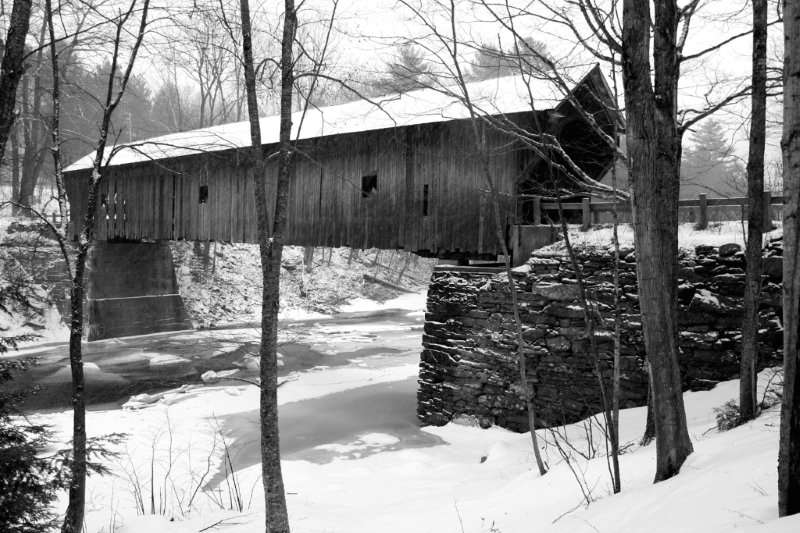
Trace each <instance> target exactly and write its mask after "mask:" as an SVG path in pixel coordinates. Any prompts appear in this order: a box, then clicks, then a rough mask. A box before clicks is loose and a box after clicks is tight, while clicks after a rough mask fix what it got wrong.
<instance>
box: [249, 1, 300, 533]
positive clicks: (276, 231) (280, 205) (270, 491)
mask: <svg viewBox="0 0 800 533" xmlns="http://www.w3.org/2000/svg"><path fill="white" fill-rule="evenodd" d="M240 5H241V17H242V50H243V55H244V73H245V86H246V90H247V110H248V113H249V117H250V136H251V141H252V146H253V157H254V159H255V162H254V163H255V165H254V166H255V172H256V180H257V182H256V209H257V215H258V234H259V239H258V242H259V249H260V252H261V273H262V277H263V291H262V304H261V350H260V354H259V355H260V360H261V406H260V415H261V475H262V482H263V485H264V498H265V510H266V516H265V524H264V525H265V531H266V532H267V533H288V532H289V515H288V512H287V509H286V495H285V493H284V487H283V474H282V472H281V456H280V442H279V433H278V359H277V344H278V308H279V304H280V302H279V300H280V294H279V283H280V271H281V256H282V253H283V238H284V235H283V233H284V230H285V227H286V215H287V212H286V211H287V204H288V193H289V182H290V180H291V176H292V172H293V162H292V146H291V130H292V85H293V82H294V71H293V62H292V56H293V54H292V47H293V45H294V39H295V33H296V31H297V13H296V11H295V6H294V1H293V0H285V2H284V6H285V7H284V10H285V12H284V25H283V36H282V40H281V63H280V64H281V109H280V137H279V139H280V148H279V158H278V180H277V187H276V200H275V210H274V213H273V225H272V228H270V227H269V220H268V217H267V215H268V213H267V198H266V191H265V188H264V186H265V184H266V180H265V178H266V176H265V171H266V161H265V160H264V154H263V152H262V147H261V127H260V124H259V117H258V103H257V100H256V80H255V69H254V64H253V49H252V39H251V32H252V30H251V25H250V5H249V2H248V0H241V4H240Z"/></svg>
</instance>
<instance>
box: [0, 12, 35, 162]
mask: <svg viewBox="0 0 800 533" xmlns="http://www.w3.org/2000/svg"><path fill="white" fill-rule="evenodd" d="M30 18H31V0H14V5H13V7H12V8H11V21H10V23H9V26H8V34H7V35H6V41H5V48H4V50H3V61H2V64H0V163H2V162H3V156H4V155H5V151H6V142H7V141H8V136H9V134H10V133H11V127H12V126H13V125H14V118H15V117H14V105H15V104H16V95H17V85H18V84H19V80H20V78H21V77H22V70H23V66H22V61H23V59H24V57H25V38H26V37H27V36H28V24H29V23H30Z"/></svg>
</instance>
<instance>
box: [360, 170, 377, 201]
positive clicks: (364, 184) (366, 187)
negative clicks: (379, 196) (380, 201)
mask: <svg viewBox="0 0 800 533" xmlns="http://www.w3.org/2000/svg"><path fill="white" fill-rule="evenodd" d="M376 192H378V175H377V174H367V175H366V176H361V198H369V197H370V196H373V195H374V194H375V193H376Z"/></svg>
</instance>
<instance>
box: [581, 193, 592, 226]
mask: <svg viewBox="0 0 800 533" xmlns="http://www.w3.org/2000/svg"><path fill="white" fill-rule="evenodd" d="M581 212H582V213H581V231H586V230H588V229H589V227H591V225H592V208H591V205H589V199H588V198H584V199H583V201H582V202H581Z"/></svg>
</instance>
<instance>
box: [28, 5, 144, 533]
mask: <svg viewBox="0 0 800 533" xmlns="http://www.w3.org/2000/svg"><path fill="white" fill-rule="evenodd" d="M45 2H46V3H45V10H46V13H45V17H46V19H47V27H48V33H49V36H50V39H49V41H50V42H49V48H50V60H51V66H52V73H53V94H52V96H53V98H52V100H53V115H52V124H51V133H52V139H53V145H52V148H51V151H52V154H53V160H54V165H55V179H56V186H57V201H58V207H59V210H60V212H61V215H62V216H61V220H62V222H61V224H60V225H59V226H58V227H56V226H54V225H52V224H51V223H50V222H48V221H47V218H46V217H44V216H42V215H41V213H39V216H40V218H42V219H43V220H44V221H45V223H47V224H48V225H49V226H50V229H51V230H52V231H53V233H54V235H55V237H56V240H57V241H58V243H59V246H60V248H61V252H62V255H63V257H64V261H65V264H66V268H67V269H68V270H69V273H70V276H71V278H72V282H71V288H70V306H71V312H70V335H69V360H70V370H71V374H72V408H73V427H72V450H71V451H72V453H71V457H70V461H69V467H70V472H69V478H70V484H69V500H68V504H67V511H66V514H65V516H64V522H63V524H62V528H61V531H62V532H63V533H80V532H81V531H82V530H83V525H84V524H83V517H84V510H85V504H86V474H87V438H86V399H85V396H84V387H85V381H84V374H83V355H82V336H83V297H84V292H85V291H84V283H85V282H84V273H85V270H86V260H87V257H88V254H89V250H90V248H91V246H92V239H93V236H94V228H95V215H96V213H95V212H96V210H97V201H98V189H99V186H100V183H101V181H102V178H103V170H104V168H105V165H107V164H108V162H109V160H110V159H111V157H110V155H112V154H110V155H109V156H108V157H106V146H107V143H108V132H109V126H110V123H111V117H112V115H113V113H114V110H115V109H116V108H117V106H118V105H119V102H120V100H121V99H122V95H123V94H124V93H125V88H126V86H127V83H128V80H129V79H130V77H131V72H132V70H133V65H134V63H135V61H136V55H137V53H138V51H139V48H140V45H141V43H142V40H143V38H144V34H145V29H146V27H147V15H148V10H149V0H143V4H142V6H141V7H140V8H138V9H137V7H138V6H137V4H138V3H137V0H133V1H132V2H131V4H130V5H129V6H128V7H127V9H126V10H125V11H122V12H121V13H120V14H118V15H117V16H116V17H112V18H109V20H108V22H109V23H110V24H111V25H112V27H113V28H114V41H113V42H114V46H113V51H112V56H111V57H112V59H111V64H112V68H111V73H110V74H109V78H108V84H107V90H106V95H105V100H104V106H103V117H102V122H101V124H100V127H99V136H98V140H97V144H96V151H95V153H94V159H93V164H92V173H91V175H90V177H89V183H88V184H87V188H86V190H87V198H86V204H87V209H86V217H85V218H84V220H83V221H82V224H81V225H80V226H79V227H80V228H81V230H80V234H79V236H78V241H77V254H76V256H75V259H74V263H72V262H71V260H70V254H69V252H68V250H67V242H68V241H67V235H66V227H65V221H66V209H67V207H66V192H65V188H64V181H63V175H62V164H61V142H62V139H61V128H60V98H61V92H60V84H59V78H60V69H59V63H58V52H57V50H56V39H55V30H54V27H53V18H54V16H55V14H54V11H53V9H52V5H51V0H45ZM137 11H138V12H140V20H139V25H138V31H137V32H136V33H135V34H134V35H135V38H134V43H133V47H132V49H131V52H130V57H129V59H128V64H127V66H126V68H125V70H124V73H123V75H122V77H121V79H118V78H117V76H115V74H116V73H117V65H118V63H119V60H120V48H121V46H122V44H123V40H124V35H125V34H126V33H127V32H129V31H130V30H129V29H128V28H126V23H127V22H128V21H129V20H130V19H131V17H133V15H134V13H136V12H137ZM73 223H77V221H74V222H73Z"/></svg>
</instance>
